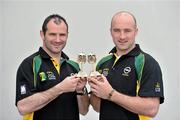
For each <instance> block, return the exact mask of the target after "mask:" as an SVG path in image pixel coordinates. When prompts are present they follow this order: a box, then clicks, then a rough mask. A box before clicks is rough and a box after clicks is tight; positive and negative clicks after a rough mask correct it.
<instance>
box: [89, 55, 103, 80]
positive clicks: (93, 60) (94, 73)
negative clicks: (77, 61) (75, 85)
mask: <svg viewBox="0 0 180 120" xmlns="http://www.w3.org/2000/svg"><path fill="white" fill-rule="evenodd" d="M88 63H89V64H91V65H92V70H91V72H90V75H89V76H90V77H92V76H100V75H101V74H100V73H99V72H98V71H96V55H95V54H93V53H90V54H89V55H88Z"/></svg>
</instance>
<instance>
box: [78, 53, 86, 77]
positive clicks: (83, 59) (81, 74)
mask: <svg viewBox="0 0 180 120" xmlns="http://www.w3.org/2000/svg"><path fill="white" fill-rule="evenodd" d="M77 61H78V63H79V67H80V71H79V72H78V74H77V77H82V78H83V77H87V74H86V72H84V70H83V64H85V63H86V55H85V54H84V53H80V54H79V55H78V60H77Z"/></svg>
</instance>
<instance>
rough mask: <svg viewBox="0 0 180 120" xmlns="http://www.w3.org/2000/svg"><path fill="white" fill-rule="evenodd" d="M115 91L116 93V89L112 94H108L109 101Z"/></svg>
mask: <svg viewBox="0 0 180 120" xmlns="http://www.w3.org/2000/svg"><path fill="white" fill-rule="evenodd" d="M114 91H115V90H114V89H112V90H111V92H110V93H109V94H108V99H109V100H110V99H111V97H112V95H113V93H114Z"/></svg>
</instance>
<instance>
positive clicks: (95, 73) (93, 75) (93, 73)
mask: <svg viewBox="0 0 180 120" xmlns="http://www.w3.org/2000/svg"><path fill="white" fill-rule="evenodd" d="M100 75H101V74H100V73H99V72H97V71H92V72H91V73H90V75H89V76H90V77H96V76H100Z"/></svg>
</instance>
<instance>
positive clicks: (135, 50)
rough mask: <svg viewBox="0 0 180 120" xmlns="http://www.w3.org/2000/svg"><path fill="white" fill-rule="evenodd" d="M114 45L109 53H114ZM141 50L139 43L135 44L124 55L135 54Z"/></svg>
mask: <svg viewBox="0 0 180 120" xmlns="http://www.w3.org/2000/svg"><path fill="white" fill-rule="evenodd" d="M116 51H117V50H116V47H114V48H113V49H112V50H111V51H110V52H109V53H116ZM140 52H141V49H140V47H139V44H136V46H135V48H133V49H132V50H131V51H130V52H129V53H127V54H126V56H137V55H139V53H140Z"/></svg>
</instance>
